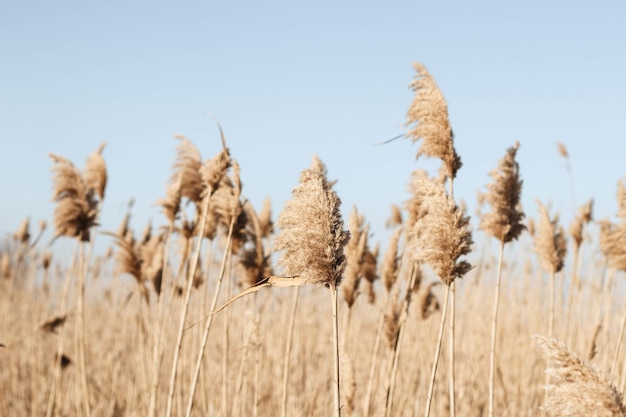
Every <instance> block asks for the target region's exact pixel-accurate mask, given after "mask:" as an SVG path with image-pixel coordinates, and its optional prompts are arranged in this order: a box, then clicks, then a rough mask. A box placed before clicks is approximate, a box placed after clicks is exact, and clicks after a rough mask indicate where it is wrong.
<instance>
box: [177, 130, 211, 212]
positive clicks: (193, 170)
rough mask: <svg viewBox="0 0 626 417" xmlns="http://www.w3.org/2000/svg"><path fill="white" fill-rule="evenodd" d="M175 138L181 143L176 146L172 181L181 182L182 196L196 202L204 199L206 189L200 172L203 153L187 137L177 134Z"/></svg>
mask: <svg viewBox="0 0 626 417" xmlns="http://www.w3.org/2000/svg"><path fill="white" fill-rule="evenodd" d="M174 138H176V139H178V140H179V141H180V143H179V144H178V146H177V147H176V159H175V161H174V165H173V166H172V170H173V173H172V177H171V180H170V183H171V184H174V183H179V184H180V196H181V197H186V198H188V199H189V200H191V201H193V202H194V203H199V202H200V201H202V192H203V191H204V186H203V184H202V176H201V174H200V168H201V167H202V155H200V151H199V150H198V148H197V147H196V146H195V145H194V144H193V143H192V142H191V140H189V139H188V138H187V137H185V136H183V135H181V134H176V135H174ZM168 197H169V190H168Z"/></svg>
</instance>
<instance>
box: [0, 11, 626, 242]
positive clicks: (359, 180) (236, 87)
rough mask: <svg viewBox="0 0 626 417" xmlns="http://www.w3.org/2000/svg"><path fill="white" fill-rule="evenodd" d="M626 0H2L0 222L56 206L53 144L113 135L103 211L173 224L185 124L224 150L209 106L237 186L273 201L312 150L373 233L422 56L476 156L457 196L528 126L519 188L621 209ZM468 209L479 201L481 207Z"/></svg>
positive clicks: (398, 190) (388, 195)
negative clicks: (238, 177) (167, 207)
mask: <svg viewBox="0 0 626 417" xmlns="http://www.w3.org/2000/svg"><path fill="white" fill-rule="evenodd" d="M624 22H626V2H623V1H611V2H603V1H600V2H593V3H592V2H579V1H553V2H546V1H525V2H515V3H513V2H502V1H493V2H486V1H478V2H428V3H427V2H416V1H413V2H408V1H388V2H368V1H343V2H340V1H332V2H328V1H315V2H306V3H304V2H293V1H290V2H276V1H265V2H239V1H221V2H200V1H193V2H192V1H177V2H162V1H149V2H148V1H107V2H86V1H57V2H44V1H38V2H33V1H10V0H9V1H3V2H2V3H1V4H0V135H1V138H2V139H1V140H2V151H1V152H0V169H1V172H2V175H1V178H0V187H1V189H2V195H3V196H4V200H5V203H4V204H3V205H2V207H3V208H2V215H1V216H0V233H2V234H6V233H9V232H12V231H13V230H14V229H16V228H17V226H18V225H19V223H20V221H21V220H22V219H23V218H24V217H25V216H27V215H29V216H31V219H32V221H33V223H34V224H35V225H36V223H37V221H38V220H39V219H42V218H45V219H48V220H51V218H52V213H53V210H54V205H53V204H52V203H51V202H50V197H51V174H50V172H49V169H50V167H51V166H52V163H51V161H50V160H49V159H48V157H47V155H48V153H49V152H54V153H58V154H60V155H63V156H65V157H67V158H69V159H71V160H73V161H74V162H75V163H76V164H77V165H79V166H81V167H82V166H83V164H84V161H85V159H86V157H87V155H88V154H89V153H90V152H91V151H93V150H95V149H96V148H97V147H98V145H99V144H100V142H102V141H103V140H106V141H107V142H108V147H107V148H106V150H105V153H104V156H105V159H106V161H107V163H108V167H109V178H110V181H109V186H108V189H107V193H108V195H107V197H106V200H105V206H104V211H103V216H102V223H103V226H104V228H105V229H115V228H116V227H117V225H118V223H119V221H120V220H121V218H122V216H123V214H124V210H125V206H126V202H127V201H128V200H129V199H130V198H131V197H134V198H135V199H136V204H135V209H134V218H133V226H134V227H136V228H137V229H139V230H141V228H143V226H144V224H145V223H146V222H147V220H148V219H149V218H152V220H153V221H154V223H155V224H157V225H158V224H162V223H164V220H163V217H162V216H161V214H160V213H159V209H158V208H156V207H154V206H153V203H154V202H155V201H156V200H157V199H158V198H160V197H162V196H163V195H164V193H165V187H166V183H167V181H168V178H169V175H170V172H171V171H170V166H171V163H172V161H173V158H174V155H175V151H174V150H175V146H176V144H177V142H176V141H175V140H174V139H172V135H173V134H174V133H182V134H184V135H186V136H188V137H189V138H190V139H192V140H193V141H194V143H195V144H196V145H197V146H198V147H199V148H200V150H201V151H202V154H203V156H204V157H205V158H208V157H211V156H213V155H214V154H215V153H216V152H217V151H218V150H219V135H218V131H217V128H216V126H215V124H214V123H213V121H212V120H211V119H210V118H208V117H207V116H206V115H205V113H206V112H210V113H212V114H213V115H215V117H217V118H218V119H219V121H220V123H221V124H222V127H223V128H224V131H225V133H226V137H227V140H228V144H229V146H230V148H231V152H232V155H233V157H235V158H236V159H237V160H238V161H239V163H240V164H241V167H242V180H243V182H244V194H245V195H246V196H247V197H248V198H249V199H250V200H251V201H252V202H253V203H254V204H255V205H256V206H260V205H261V202H262V200H263V198H264V197H265V196H266V195H269V196H270V197H271V198H272V200H273V204H274V210H275V214H277V213H278V211H280V209H281V208H282V205H283V203H284V202H285V201H286V200H287V199H288V198H289V197H290V192H291V189H292V188H293V187H294V186H295V185H296V184H297V181H298V176H299V172H300V170H302V169H303V168H306V167H308V166H309V164H310V160H311V156H312V154H314V153H315V154H317V155H319V156H320V157H321V159H322V160H323V161H324V162H325V163H326V164H327V166H328V169H329V177H330V178H336V179H338V180H339V183H338V184H337V186H336V190H337V192H338V194H339V196H340V197H341V198H342V200H343V203H344V206H343V212H344V215H345V216H346V217H347V215H348V213H349V211H350V209H351V206H352V205H353V204H356V205H357V206H358V207H359V209H360V211H361V212H363V213H364V214H365V215H366V217H367V219H368V221H369V222H371V223H372V228H373V231H374V232H375V233H376V235H377V236H384V235H385V233H384V232H383V227H384V221H385V219H386V217H387V215H388V212H389V206H390V205H391V204H392V203H395V204H400V203H402V201H404V200H405V199H406V198H407V197H408V195H407V193H406V191H405V190H406V184H407V181H408V179H409V175H410V173H411V171H413V170H414V169H416V168H418V167H422V166H429V167H431V166H432V164H425V163H424V161H418V162H416V161H415V153H416V152H417V149H418V148H417V145H412V144H411V143H410V142H409V141H408V140H406V139H403V140H398V141H395V142H393V143H391V144H388V145H386V146H372V144H373V143H376V142H380V141H382V140H385V139H388V138H390V137H393V136H395V135H397V134H400V133H402V132H403V131H404V128H403V124H404V121H405V114H406V110H407V107H408V105H409V103H410V101H411V99H412V93H411V91H410V90H409V89H408V88H407V86H408V84H409V83H410V82H411V80H412V78H413V75H414V72H413V68H412V65H411V63H412V62H413V61H420V62H422V63H423V64H424V65H426V66H427V68H428V69H429V70H430V72H431V73H432V74H433V76H434V77H435V79H436V80H437V82H438V84H439V86H440V88H441V89H442V91H443V93H444V95H445V96H446V98H447V100H448V105H449V112H450V120H451V123H452V126H453V129H454V131H455V134H456V147H457V150H458V153H459V154H460V155H461V157H462V159H463V162H464V167H463V168H462V169H461V171H460V172H459V175H458V179H457V182H456V186H455V192H456V195H457V196H458V197H459V198H463V199H465V200H466V201H467V202H468V204H469V205H470V207H473V205H474V201H475V193H476V190H477V189H483V187H484V185H485V184H486V183H487V182H488V181H489V177H488V175H487V174H488V173H489V171H490V170H492V169H493V168H494V167H495V165H496V163H497V161H498V159H499V158H500V157H501V156H502V155H503V153H504V151H505V149H506V148H507V147H508V146H511V145H512V144H513V142H514V141H515V140H519V141H520V143H521V149H520V151H519V161H520V166H521V172H522V175H523V178H524V181H525V183H524V204H525V208H526V210H527V212H528V213H529V214H530V215H532V216H534V215H535V213H536V205H535V203H534V199H535V198H538V199H540V200H542V201H544V202H552V204H553V206H554V207H555V208H556V209H559V210H560V211H561V212H562V214H563V216H564V218H565V220H566V221H567V222H569V220H570V219H571V216H572V201H571V197H570V188H569V179H568V174H567V171H566V169H565V164H564V162H563V159H562V158H560V157H559V155H558V153H557V151H556V145H555V143H556V142H557V141H562V142H563V143H565V144H566V146H567V147H568V149H569V152H570V155H571V163H572V168H573V173H574V179H575V191H576V199H577V204H582V203H583V202H584V201H586V200H587V199H588V198H590V197H594V198H595V199H596V212H597V217H605V216H609V215H612V214H613V213H615V211H616V203H615V190H616V182H617V181H618V180H619V179H620V178H622V177H623V175H624V174H626V170H625V164H624V161H625V155H626V144H625V141H624V134H623V130H624V128H623V123H624V117H625V115H626V82H625V81H624V74H626V24H624ZM471 213H473V210H472V211H471Z"/></svg>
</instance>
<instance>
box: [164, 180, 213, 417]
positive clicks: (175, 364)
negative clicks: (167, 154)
mask: <svg viewBox="0 0 626 417" xmlns="http://www.w3.org/2000/svg"><path fill="white" fill-rule="evenodd" d="M211 194H212V190H211V189H210V187H209V188H207V190H206V196H205V197H204V204H203V207H202V218H201V220H200V221H201V226H200V234H199V235H198V244H197V248H196V251H195V253H194V259H193V263H192V265H191V268H190V272H189V276H188V277H187V288H186V290H185V301H184V305H183V308H182V310H181V313H180V321H179V323H178V336H177V339H176V347H175V348H174V360H173V361H172V362H173V363H172V372H171V374H170V386H169V392H168V395H167V408H166V411H165V416H166V417H171V415H172V406H173V401H174V388H175V386H176V376H177V372H178V359H179V357H180V350H181V347H182V344H183V334H184V332H185V320H186V319H187V311H188V309H189V300H190V298H191V289H192V287H193V281H194V279H193V278H194V277H195V275H196V268H197V266H198V259H199V258H200V250H201V249H202V239H203V236H204V230H205V228H206V217H207V213H208V211H209V202H210V200H211Z"/></svg>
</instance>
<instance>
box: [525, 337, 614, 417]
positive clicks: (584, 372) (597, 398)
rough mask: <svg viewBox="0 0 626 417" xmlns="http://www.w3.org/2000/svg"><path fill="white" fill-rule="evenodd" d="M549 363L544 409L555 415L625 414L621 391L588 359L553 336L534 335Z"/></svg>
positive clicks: (558, 416)
mask: <svg viewBox="0 0 626 417" xmlns="http://www.w3.org/2000/svg"><path fill="white" fill-rule="evenodd" d="M533 338H534V339H535V342H536V343H537V348H538V350H539V352H540V353H541V355H542V356H543V359H544V360H545V361H546V363H547V368H546V376H547V377H548V378H549V379H550V381H551V382H550V384H548V385H547V386H546V404H545V409H546V410H547V411H548V413H550V414H551V415H552V416H554V417H561V416H563V417H566V416H567V417H570V416H574V417H587V416H598V417H620V416H626V408H625V407H624V404H623V399H622V396H621V394H620V393H619V392H618V391H617V390H616V389H615V387H613V386H612V385H611V384H610V382H609V381H608V380H607V379H606V378H604V377H603V376H602V375H600V374H599V373H598V372H597V371H596V370H594V369H593V368H592V367H591V366H590V365H588V364H587V363H586V362H585V361H583V360H582V359H580V358H579V357H578V356H576V355H575V354H574V353H572V352H571V351H570V350H569V349H568V348H567V347H566V346H565V345H563V344H562V343H559V342H557V341H556V340H555V339H553V338H546V337H543V336H539V335H535V336H533Z"/></svg>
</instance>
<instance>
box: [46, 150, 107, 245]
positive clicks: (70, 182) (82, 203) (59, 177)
mask: <svg viewBox="0 0 626 417" xmlns="http://www.w3.org/2000/svg"><path fill="white" fill-rule="evenodd" d="M50 158H51V159H52V160H53V161H54V166H53V167H52V171H53V172H54V176H53V182H54V187H53V190H52V199H53V201H55V202H56V203H57V206H56V208H55V210H54V228H55V235H54V238H55V239H56V238H57V237H60V236H67V237H79V239H80V240H81V241H83V242H87V241H89V238H90V235H89V231H90V229H91V228H92V227H94V226H95V225H96V224H97V218H98V200H97V199H96V198H95V195H94V190H93V189H92V188H88V187H87V185H86V184H85V181H84V179H83V177H82V175H81V173H80V171H79V170H78V168H76V166H75V165H74V164H73V163H72V162H70V161H69V160H67V159H65V158H63V157H62V156H58V155H55V154H50Z"/></svg>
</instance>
